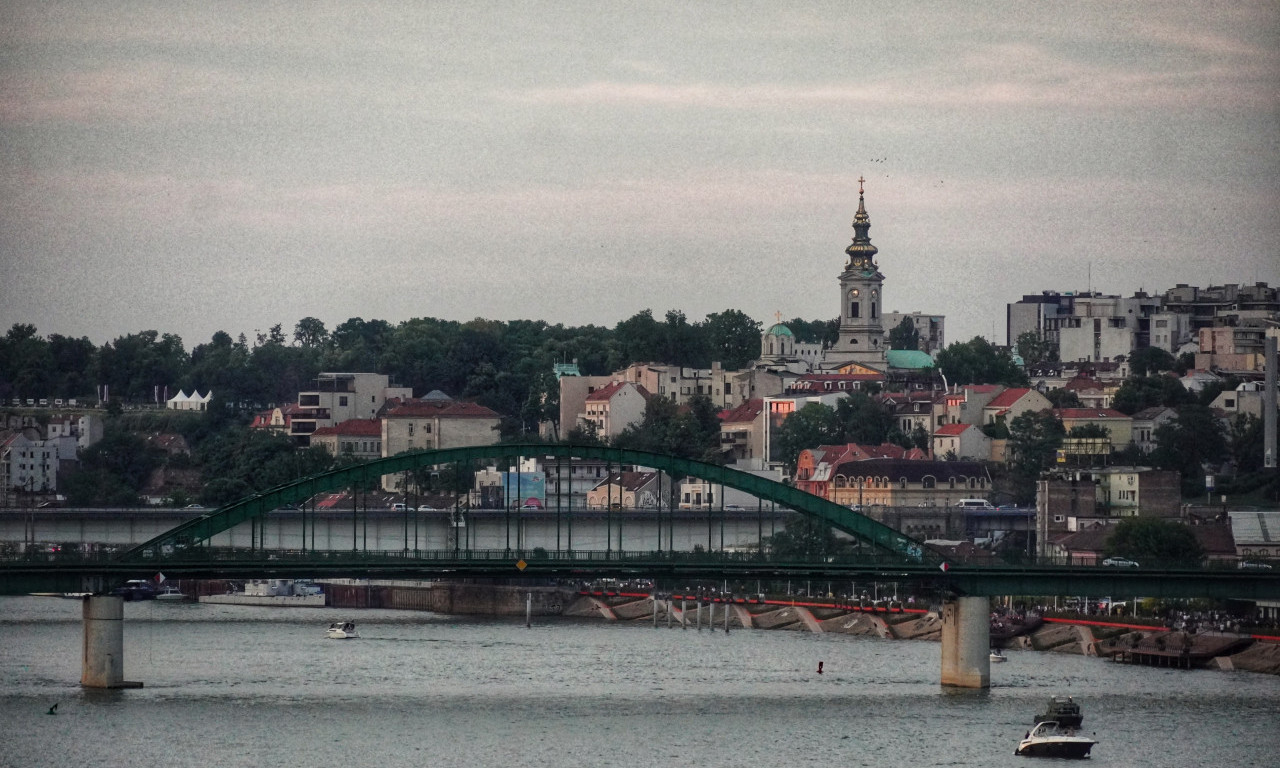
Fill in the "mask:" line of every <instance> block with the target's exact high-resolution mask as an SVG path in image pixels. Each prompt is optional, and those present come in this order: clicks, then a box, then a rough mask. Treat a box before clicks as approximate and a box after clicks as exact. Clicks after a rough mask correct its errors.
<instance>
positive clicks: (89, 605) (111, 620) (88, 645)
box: [80, 595, 142, 688]
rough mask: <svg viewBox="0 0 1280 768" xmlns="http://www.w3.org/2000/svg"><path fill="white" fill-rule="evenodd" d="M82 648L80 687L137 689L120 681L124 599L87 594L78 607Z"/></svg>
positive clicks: (122, 680)
mask: <svg viewBox="0 0 1280 768" xmlns="http://www.w3.org/2000/svg"><path fill="white" fill-rule="evenodd" d="M81 617H82V618H83V620H84V648H83V653H82V655H81V668H80V669H81V671H80V685H82V686H84V687H85V688H141V687H142V683H136V682H132V681H129V680H125V679H124V598H121V597H115V596H113V595H90V596H89V597H86V598H84V603H83V605H82V607H81Z"/></svg>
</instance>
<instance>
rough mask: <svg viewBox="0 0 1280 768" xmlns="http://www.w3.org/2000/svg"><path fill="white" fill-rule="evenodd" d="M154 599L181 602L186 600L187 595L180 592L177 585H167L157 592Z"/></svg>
mask: <svg viewBox="0 0 1280 768" xmlns="http://www.w3.org/2000/svg"><path fill="white" fill-rule="evenodd" d="M156 599H157V600H162V601H164V602H166V603H181V602H185V601H186V599H187V596H186V595H184V594H182V590H180V589H178V588H177V587H173V586H169V587H165V588H164V589H162V590H161V591H160V592H157V593H156Z"/></svg>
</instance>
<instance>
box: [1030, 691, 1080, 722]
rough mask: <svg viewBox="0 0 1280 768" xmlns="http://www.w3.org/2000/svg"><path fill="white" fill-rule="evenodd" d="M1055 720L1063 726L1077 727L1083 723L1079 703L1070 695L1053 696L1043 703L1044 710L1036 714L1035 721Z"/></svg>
mask: <svg viewBox="0 0 1280 768" xmlns="http://www.w3.org/2000/svg"><path fill="white" fill-rule="evenodd" d="M1050 721H1052V722H1055V723H1057V724H1058V725H1059V726H1061V727H1063V728H1079V727H1080V725H1081V724H1082V723H1084V713H1083V712H1081V711H1080V705H1079V704H1077V703H1076V700H1075V699H1073V698H1071V697H1070V696H1065V697H1064V696H1054V697H1052V698H1051V699H1049V703H1048V704H1046V705H1045V708H1044V712H1043V713H1042V714H1038V715H1036V722H1037V723H1046V722H1050Z"/></svg>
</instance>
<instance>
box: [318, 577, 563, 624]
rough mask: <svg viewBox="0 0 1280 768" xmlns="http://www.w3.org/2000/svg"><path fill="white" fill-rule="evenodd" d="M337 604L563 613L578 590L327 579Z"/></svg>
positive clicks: (330, 595)
mask: <svg viewBox="0 0 1280 768" xmlns="http://www.w3.org/2000/svg"><path fill="white" fill-rule="evenodd" d="M323 588H324V593H325V597H326V600H327V601H328V604H329V606H331V607H334V608H393V609H399V610H406V611H432V612H435V613H451V614H456V615H470V616H523V615H524V614H525V609H526V601H528V600H529V599H530V597H532V613H533V615H534V616H559V615H561V614H563V613H564V607H565V605H566V604H567V603H568V601H570V600H572V599H575V598H576V597H577V594H576V593H575V592H571V591H568V590H565V589H562V588H559V587H514V586H503V585H497V584H454V583H447V582H418V581H403V582H401V581H336V580H335V581H325V582H323Z"/></svg>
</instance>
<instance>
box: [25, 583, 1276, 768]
mask: <svg viewBox="0 0 1280 768" xmlns="http://www.w3.org/2000/svg"><path fill="white" fill-rule="evenodd" d="M79 607H80V606H79V603H77V602H75V601H70V600H57V599H50V598H0V610H2V611H3V614H2V615H3V616H4V617H5V623H4V624H3V625H0V626H3V630H0V682H2V683H3V686H4V689H3V692H2V693H0V765H13V766H43V765H49V766H81V765H109V766H111V765H120V766H151V765H154V766H202V768H208V767H212V766H274V765H282V766H292V765H297V766H344V768H345V766H352V767H353V768H355V767H357V766H358V767H359V768H365V766H370V767H375V768H384V767H387V766H436V765H439V766H450V767H451V768H452V767H454V766H473V765H474V766H481V765H485V766H488V765H492V766H512V767H515V766H594V765H600V766H649V765H659V764H662V765H671V766H680V765H686V764H688V765H690V766H698V768H706V767H708V766H710V767H716V766H753V767H756V766H760V767H763V766H840V768H845V767H846V766H863V765H866V766H879V765H895V766H910V767H911V768H914V767H915V766H926V765H928V766H932V765H938V766H947V765H952V766H971V765H981V766H987V765H997V766H998V765H1017V766H1026V765H1027V763H1026V761H1027V759H1026V758H1017V757H1014V756H1013V748H1014V746H1015V745H1016V743H1017V741H1018V739H1019V738H1020V737H1021V736H1022V734H1023V733H1024V732H1025V731H1026V730H1027V728H1028V726H1029V724H1030V718H1031V716H1032V715H1033V714H1034V713H1035V711H1036V710H1037V709H1038V708H1039V707H1040V706H1042V705H1043V703H1044V700H1045V699H1046V698H1047V697H1048V696H1050V695H1053V694H1068V693H1069V694H1072V695H1074V696H1075V697H1076V698H1077V699H1078V700H1080V701H1081V702H1082V703H1083V704H1084V707H1085V725H1086V729H1085V730H1086V731H1091V732H1095V733H1096V734H1097V736H1096V738H1097V739H1098V740H1099V742H1100V743H1099V745H1098V746H1097V747H1095V748H1094V758H1093V759H1092V761H1091V763H1092V764H1094V765H1108V766H1183V765H1185V766H1198V765H1205V766H1228V767H1230V768H1236V767H1238V766H1276V765H1280V678H1276V677H1272V676H1266V675H1257V674H1251V673H1245V672H1210V671H1196V672H1179V671H1173V670H1154V669H1143V668H1136V667H1129V666H1124V665H1119V664H1112V663H1110V662H1106V661H1102V660H1099V659H1095V658H1086V657H1081V656H1070V655H1060V654H1051V653H1040V654H1037V653H1017V652H1013V653H1011V654H1010V661H1009V662H1008V663H1006V664H999V665H994V666H993V667H992V689H991V690H990V691H986V692H976V691H953V690H946V689H943V688H941V687H940V686H939V685H938V682H937V681H938V668H939V653H940V651H939V646H938V644H937V643H928V642H909V641H896V642H895V641H887V640H878V639H874V638H865V637H846V636H837V635H815V634H808V633H803V632H786V631H772V632H769V631H740V630H739V631H734V632H731V633H729V634H728V635H726V634H725V633H724V632H723V631H719V632H715V633H712V632H709V631H707V630H703V631H702V632H697V631H695V630H694V629H688V630H684V631H681V630H679V629H670V630H668V629H666V628H665V626H663V627H660V628H659V629H657V630H655V629H653V628H652V627H651V625H650V624H648V623H644V622H642V623H639V624H631V625H621V624H605V623H602V622H579V621H570V620H558V621H544V622H539V623H537V624H535V626H534V627H533V628H532V629H526V628H525V627H524V626H523V623H522V621H521V620H520V619H518V618H516V619H477V618H471V617H450V616H440V615H436V614H428V613H413V612H399V611H355V612H352V611H345V612H339V611H334V610H332V609H302V608H299V609H269V608H249V607H239V606H211V605H164V604H158V603H154V602H146V603H128V604H126V606H125V613H126V624H125V674H126V677H127V678H129V679H137V680H142V681H144V682H145V684H146V687H145V688H143V689H141V690H131V691H86V690H82V689H81V688H80V687H79V685H78V682H79V679H80V666H79V665H80V618H79ZM350 617H354V618H355V620H356V621H357V622H358V626H359V629H360V633H361V635H362V638H361V639H360V640H352V641H334V640H327V639H326V638H325V637H324V628H325V627H327V626H328V624H329V622H330V621H335V620H341V619H344V618H350ZM820 660H821V661H823V662H824V674H822V675H817V674H816V669H817V663H818V661H820ZM55 701H57V702H59V714H58V715H57V716H54V717H50V716H48V715H45V714H44V713H45V711H46V710H47V709H48V707H49V705H50V704H52V703H53V702H55ZM1033 762H1034V761H1033ZM1037 764H1039V763H1037Z"/></svg>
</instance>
